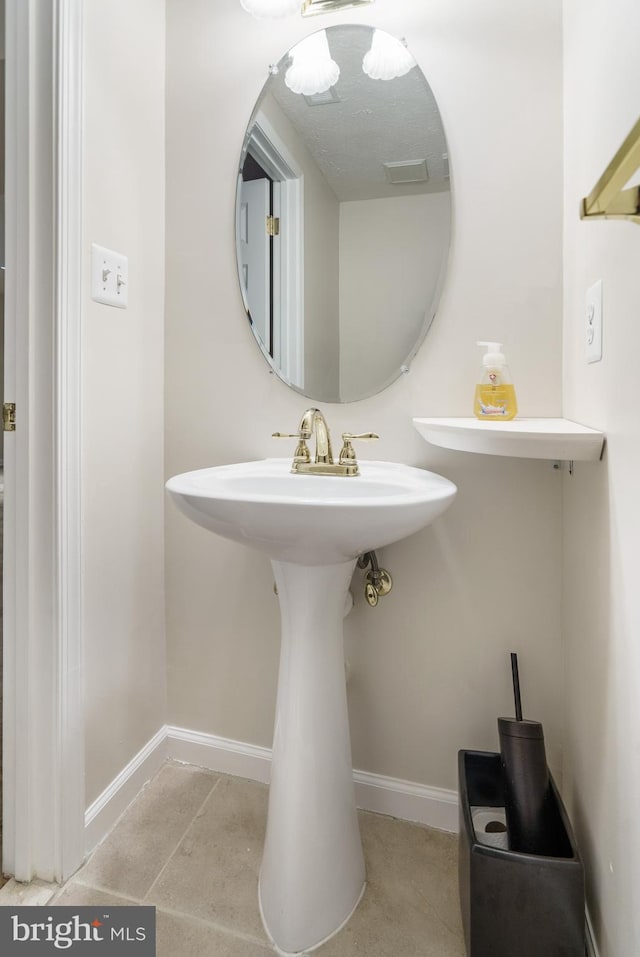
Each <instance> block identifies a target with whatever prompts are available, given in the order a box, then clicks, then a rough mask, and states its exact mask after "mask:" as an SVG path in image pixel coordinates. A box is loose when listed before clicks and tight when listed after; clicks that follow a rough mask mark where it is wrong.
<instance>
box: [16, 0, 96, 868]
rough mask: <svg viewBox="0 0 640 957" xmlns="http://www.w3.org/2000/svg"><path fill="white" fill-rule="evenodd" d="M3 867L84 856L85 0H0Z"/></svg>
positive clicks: (68, 864)
mask: <svg viewBox="0 0 640 957" xmlns="http://www.w3.org/2000/svg"><path fill="white" fill-rule="evenodd" d="M6 5H7V59H6V69H7V118H6V119H7V127H6V130H7V132H6V141H7V147H8V148H7V158H6V160H7V161H6V196H7V209H6V214H7V219H6V237H7V254H6V265H7V269H6V275H5V279H6V289H5V328H6V333H7V335H6V340H7V356H6V363H5V364H6V376H5V383H6V385H5V393H6V398H7V400H13V401H15V403H16V431H15V432H14V433H7V435H6V436H5V463H4V468H5V562H4V598H5V601H4V641H5V651H4V695H3V698H4V701H3V705H4V755H3V758H4V772H3V870H4V871H5V873H9V874H12V875H14V876H15V878H16V879H17V880H19V881H30V880H32V879H33V878H36V877H37V878H40V879H42V880H47V881H63V880H65V879H67V878H68V877H69V876H70V875H71V874H72V873H73V872H74V871H75V870H76V869H77V868H78V867H79V865H80V864H81V863H82V860H83V856H84V805H85V799H84V740H83V707H82V654H81V650H82V648H81V593H80V544H81V542H80V515H81V513H80V487H81V485H80V437H81V431H80V397H81V392H80V368H81V364H80V314H81V297H80V296H81V194H82V187H81V172H82V7H83V0H53V2H52V0H7V4H6Z"/></svg>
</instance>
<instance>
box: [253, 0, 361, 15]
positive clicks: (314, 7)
mask: <svg viewBox="0 0 640 957" xmlns="http://www.w3.org/2000/svg"><path fill="white" fill-rule="evenodd" d="M373 2H374V0H240V3H241V5H242V7H243V9H244V10H246V11H247V13H250V14H251V15H252V16H254V17H257V18H258V19H260V20H266V19H268V18H272V19H276V18H277V17H286V16H287V15H288V14H289V13H296V12H297V11H300V13H301V14H302V16H303V17H313V16H315V15H316V14H318V13H332V12H333V11H336V10H346V9H347V8H348V7H361V6H364V5H365V4H368V3H373Z"/></svg>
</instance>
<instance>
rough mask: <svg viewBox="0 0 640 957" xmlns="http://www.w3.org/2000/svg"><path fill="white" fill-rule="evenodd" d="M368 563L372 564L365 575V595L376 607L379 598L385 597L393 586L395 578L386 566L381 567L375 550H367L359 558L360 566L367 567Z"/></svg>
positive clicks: (372, 605)
mask: <svg viewBox="0 0 640 957" xmlns="http://www.w3.org/2000/svg"><path fill="white" fill-rule="evenodd" d="M368 565H371V568H370V569H369V571H368V572H367V574H366V575H365V576H364V583H365V584H364V597H365V598H366V600H367V602H368V603H369V604H370V605H371V607H372V608H375V607H376V605H377V604H378V599H379V598H384V596H385V595H388V594H389V592H390V591H391V589H392V588H393V579H392V578H391V575H390V574H389V572H388V571H387V570H386V568H380V567H379V565H378V558H377V556H376V553H375V552H373V551H371V552H365V553H364V555H361V556H360V558H359V559H358V568H367V566H368Z"/></svg>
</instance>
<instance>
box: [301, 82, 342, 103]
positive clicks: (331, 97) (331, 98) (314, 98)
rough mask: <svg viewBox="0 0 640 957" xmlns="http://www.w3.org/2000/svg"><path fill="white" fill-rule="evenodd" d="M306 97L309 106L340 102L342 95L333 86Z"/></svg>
mask: <svg viewBox="0 0 640 957" xmlns="http://www.w3.org/2000/svg"><path fill="white" fill-rule="evenodd" d="M304 99H305V100H306V103H307V106H326V105H327V104H328V103H339V102H340V97H339V96H338V94H337V93H336V91H335V89H334V87H332V86H330V87H329V89H328V90H326V91H325V92H324V93H312V94H311V96H305V97H304Z"/></svg>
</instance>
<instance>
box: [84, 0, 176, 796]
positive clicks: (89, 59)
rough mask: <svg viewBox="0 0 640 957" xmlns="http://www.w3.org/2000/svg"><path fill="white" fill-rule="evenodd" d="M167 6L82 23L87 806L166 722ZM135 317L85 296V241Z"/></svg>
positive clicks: (125, 7)
mask: <svg viewBox="0 0 640 957" xmlns="http://www.w3.org/2000/svg"><path fill="white" fill-rule="evenodd" d="M164 39H165V37H164V2H163V0H136V2H135V3H131V2H130V0H109V2H108V3H104V2H99V0H89V2H87V3H86V4H85V14H84V44H85V61H84V83H85V110H84V143H85V147H84V183H83V185H84V193H83V203H84V220H83V246H84V255H85V261H84V277H85V280H86V282H85V286H84V294H83V295H84V298H83V319H82V368H83V372H82V379H83V384H82V416H83V423H82V473H83V486H82V520H83V532H82V562H83V565H82V585H83V590H82V601H83V633H84V637H85V650H84V673H85V700H86V768H87V792H86V796H87V804H89V803H90V802H91V801H92V800H94V799H95V797H96V796H97V795H98V794H99V793H100V792H101V791H102V790H103V789H104V788H105V787H106V786H107V785H108V784H109V783H110V782H111V781H112V780H113V778H114V777H115V776H116V774H118V773H119V772H120V771H121V770H122V768H123V767H124V766H125V765H126V764H127V763H128V761H129V760H130V759H131V758H132V757H133V755H134V754H136V753H137V751H138V750H139V749H140V748H141V747H142V746H143V745H144V744H145V743H146V742H147V741H148V740H149V738H150V737H151V736H152V735H153V734H155V732H156V731H157V730H158V728H159V727H160V726H161V725H162V724H163V723H164V715H165V652H164V587H163V506H164V490H163V486H162V468H163V358H164V357H163V320H164V316H163V306H164ZM92 242H96V243H99V244H100V245H103V246H107V247H108V248H111V249H115V250H117V251H119V252H122V253H125V254H126V255H128V257H129V282H130V286H129V308H128V309H126V310H120V309H114V308H110V307H108V306H104V305H100V304H99V303H96V302H93V301H92V300H91V298H90V290H89V276H90V244H91V243H92Z"/></svg>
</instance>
